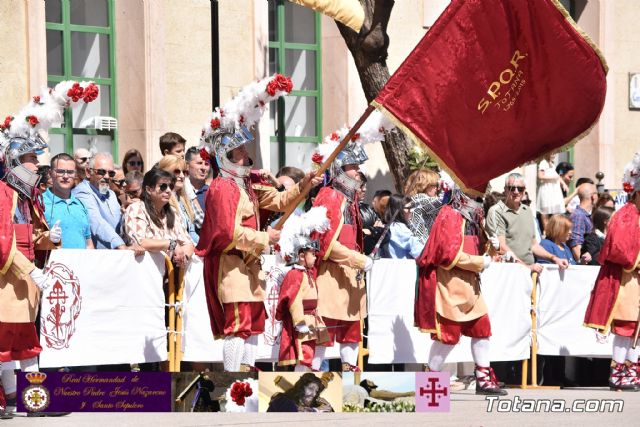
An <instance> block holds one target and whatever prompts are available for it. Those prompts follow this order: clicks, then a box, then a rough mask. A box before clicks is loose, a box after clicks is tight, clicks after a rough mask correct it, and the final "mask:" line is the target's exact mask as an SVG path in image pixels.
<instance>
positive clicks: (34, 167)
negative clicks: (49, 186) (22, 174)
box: [19, 153, 38, 173]
mask: <svg viewBox="0 0 640 427" xmlns="http://www.w3.org/2000/svg"><path fill="white" fill-rule="evenodd" d="M19 160H20V163H22V165H23V166H24V167H25V168H27V169H29V170H30V171H31V172H33V173H37V172H38V156H36V154H35V153H27V154H23V155H22V156H20V159H19Z"/></svg>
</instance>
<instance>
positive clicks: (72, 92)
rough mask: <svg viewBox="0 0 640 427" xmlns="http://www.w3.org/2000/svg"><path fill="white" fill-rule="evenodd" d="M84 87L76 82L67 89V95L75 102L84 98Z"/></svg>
mask: <svg viewBox="0 0 640 427" xmlns="http://www.w3.org/2000/svg"><path fill="white" fill-rule="evenodd" d="M83 92H84V89H82V86H80V83H74V84H73V86H71V87H70V88H69V90H68V91H67V96H68V97H69V98H71V100H72V101H73V102H78V101H79V100H80V98H82V93H83Z"/></svg>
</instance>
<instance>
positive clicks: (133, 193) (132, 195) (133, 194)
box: [124, 191, 140, 199]
mask: <svg viewBox="0 0 640 427" xmlns="http://www.w3.org/2000/svg"><path fill="white" fill-rule="evenodd" d="M124 194H126V195H127V197H128V198H130V199H137V198H138V197H140V195H139V194H138V191H125V192H124Z"/></svg>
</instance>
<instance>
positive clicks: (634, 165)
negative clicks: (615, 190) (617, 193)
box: [622, 152, 640, 193]
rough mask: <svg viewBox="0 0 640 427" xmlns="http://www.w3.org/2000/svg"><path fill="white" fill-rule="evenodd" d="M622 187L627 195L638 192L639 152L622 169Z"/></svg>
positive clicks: (639, 182) (639, 184)
mask: <svg viewBox="0 0 640 427" xmlns="http://www.w3.org/2000/svg"><path fill="white" fill-rule="evenodd" d="M622 186H623V188H624V190H625V191H626V192H628V193H631V192H633V191H637V190H640V152H636V153H635V154H634V156H633V159H632V160H631V161H630V162H629V163H627V165H626V166H625V167H624V177H623V178H622Z"/></svg>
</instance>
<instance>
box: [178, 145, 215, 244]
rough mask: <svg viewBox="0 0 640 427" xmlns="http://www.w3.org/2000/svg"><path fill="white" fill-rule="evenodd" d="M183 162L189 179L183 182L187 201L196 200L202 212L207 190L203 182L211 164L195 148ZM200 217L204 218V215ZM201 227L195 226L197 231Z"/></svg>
mask: <svg viewBox="0 0 640 427" xmlns="http://www.w3.org/2000/svg"><path fill="white" fill-rule="evenodd" d="M185 160H186V161H187V166H188V168H189V179H187V180H185V183H184V186H185V191H187V196H188V197H189V200H193V199H194V198H197V199H198V204H199V205H200V209H201V210H202V211H203V212H204V208H205V206H204V203H205V197H206V195H207V190H208V189H209V186H208V185H207V184H206V183H205V181H206V179H207V176H209V172H210V171H211V164H210V163H209V161H208V160H205V159H203V158H202V156H200V152H199V151H198V149H197V148H196V147H191V148H189V149H188V150H187V154H186V156H185ZM202 216H203V217H204V214H202ZM200 224H202V221H200ZM201 226H202V225H200V226H197V225H196V228H197V229H198V231H199V229H200V227H201Z"/></svg>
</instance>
